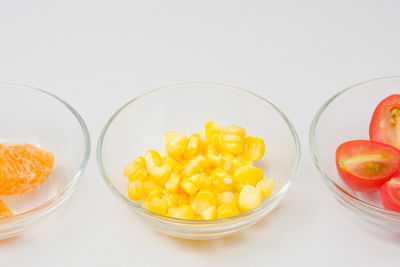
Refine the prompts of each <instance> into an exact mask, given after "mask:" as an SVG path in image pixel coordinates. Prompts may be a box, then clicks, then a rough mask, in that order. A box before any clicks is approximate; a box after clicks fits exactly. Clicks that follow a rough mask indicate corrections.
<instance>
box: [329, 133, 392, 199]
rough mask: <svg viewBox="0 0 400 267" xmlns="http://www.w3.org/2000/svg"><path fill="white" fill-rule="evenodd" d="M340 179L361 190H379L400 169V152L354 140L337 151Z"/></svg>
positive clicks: (367, 141)
mask: <svg viewBox="0 0 400 267" xmlns="http://www.w3.org/2000/svg"><path fill="white" fill-rule="evenodd" d="M336 167H337V170H338V172H339V175H340V177H341V178H342V179H343V181H344V182H345V183H346V184H347V185H348V186H349V187H350V188H352V189H354V190H357V191H365V192H366V191H374V190H378V189H379V188H380V187H381V186H382V185H383V184H384V183H385V182H387V181H388V180H389V179H390V178H391V177H392V176H393V175H394V174H395V173H396V172H397V171H398V170H399V169H400V151H399V150H397V149H396V148H394V147H392V146H389V145H385V144H381V143H376V142H372V141H369V140H354V141H349V142H345V143H343V144H341V145H340V146H339V147H338V148H337V150H336Z"/></svg>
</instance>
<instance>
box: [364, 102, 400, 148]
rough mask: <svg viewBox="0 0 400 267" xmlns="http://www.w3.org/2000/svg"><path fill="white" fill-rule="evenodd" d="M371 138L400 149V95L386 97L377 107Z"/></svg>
mask: <svg viewBox="0 0 400 267" xmlns="http://www.w3.org/2000/svg"><path fill="white" fill-rule="evenodd" d="M369 138H370V139H371V140H372V141H375V142H379V143H384V144H388V145H391V146H394V147H396V148H397V149H400V95H397V94H396V95H391V96H388V97H386V98H385V99H383V100H382V101H381V102H380V103H379V104H378V106H377V107H376V108H375V111H374V113H373V115H372V118H371V122H370V125H369Z"/></svg>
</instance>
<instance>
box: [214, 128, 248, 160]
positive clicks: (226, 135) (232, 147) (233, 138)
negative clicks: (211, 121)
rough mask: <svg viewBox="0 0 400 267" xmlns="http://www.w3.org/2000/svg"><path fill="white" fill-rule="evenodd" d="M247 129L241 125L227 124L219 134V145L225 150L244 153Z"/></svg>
mask: <svg viewBox="0 0 400 267" xmlns="http://www.w3.org/2000/svg"><path fill="white" fill-rule="evenodd" d="M245 135H246V131H245V130H244V129H243V128H242V127H240V126H226V127H224V128H223V129H222V130H221V132H220V134H219V145H220V147H221V149H222V150H223V151H225V152H229V153H233V154H242V153H243V151H244V136H245Z"/></svg>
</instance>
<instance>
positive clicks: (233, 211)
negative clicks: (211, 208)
mask: <svg viewBox="0 0 400 267" xmlns="http://www.w3.org/2000/svg"><path fill="white" fill-rule="evenodd" d="M239 213H240V211H239V209H238V208H237V207H236V205H232V204H221V205H218V207H217V218H218V219H222V218H226V217H231V216H235V215H238V214H239Z"/></svg>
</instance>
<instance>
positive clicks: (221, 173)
mask: <svg viewBox="0 0 400 267" xmlns="http://www.w3.org/2000/svg"><path fill="white" fill-rule="evenodd" d="M211 177H212V179H213V180H219V181H222V182H223V183H224V184H226V185H229V184H231V183H232V182H233V176H232V175H231V174H229V173H228V172H227V171H225V170H224V169H222V168H216V169H214V170H213V171H212V173H211Z"/></svg>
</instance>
